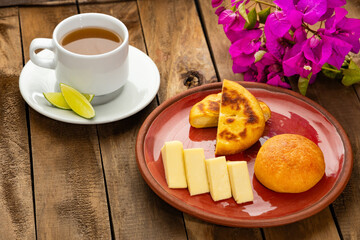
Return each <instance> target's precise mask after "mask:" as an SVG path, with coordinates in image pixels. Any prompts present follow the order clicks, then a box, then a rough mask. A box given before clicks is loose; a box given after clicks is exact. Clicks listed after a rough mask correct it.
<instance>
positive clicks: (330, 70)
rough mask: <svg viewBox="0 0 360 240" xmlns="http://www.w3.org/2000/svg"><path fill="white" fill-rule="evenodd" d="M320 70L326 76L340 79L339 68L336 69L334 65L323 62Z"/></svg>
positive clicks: (341, 75)
mask: <svg viewBox="0 0 360 240" xmlns="http://www.w3.org/2000/svg"><path fill="white" fill-rule="evenodd" d="M321 71H322V73H323V74H324V75H325V76H326V77H328V78H332V79H341V78H342V77H343V74H342V72H341V70H339V69H337V68H336V67H334V66H332V65H330V64H328V63H325V64H324V65H323V66H322V69H321Z"/></svg>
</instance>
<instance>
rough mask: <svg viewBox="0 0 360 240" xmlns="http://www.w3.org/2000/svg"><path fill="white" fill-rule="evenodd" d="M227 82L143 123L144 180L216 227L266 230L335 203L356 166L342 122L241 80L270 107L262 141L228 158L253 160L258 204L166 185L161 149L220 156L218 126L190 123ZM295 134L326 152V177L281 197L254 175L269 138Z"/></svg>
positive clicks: (189, 95)
mask: <svg viewBox="0 0 360 240" xmlns="http://www.w3.org/2000/svg"><path fill="white" fill-rule="evenodd" d="M221 84H222V83H214V84H208V85H204V86H200V87H197V88H193V89H190V90H188V91H185V92H183V93H182V94H179V95H177V96H175V97H173V98H171V99H169V100H167V101H166V102H164V103H163V104H161V105H160V106H159V107H158V108H156V109H155V110H154V111H153V112H152V113H151V114H150V115H149V116H148V118H147V119H146V120H145V122H144V124H143V125H142V127H141V129H140V131H139V134H138V138H137V143H136V154H137V162H138V166H139V169H140V172H141V174H142V176H143V177H144V179H145V181H146V182H147V184H148V185H149V186H150V187H151V188H152V189H153V191H154V192H155V193H156V194H157V195H159V196H160V197H161V198H162V199H163V200H165V201H166V202H168V203H169V204H171V205H172V206H174V207H175V208H177V209H179V210H181V211H183V212H186V213H188V214H191V215H193V216H195V217H198V218H200V219H203V220H205V221H209V222H212V223H216V224H220V225H226V226H236V227H266V226H277V225H282V224H287V223H291V222H295V221H298V220H301V219H304V218H306V217H309V216H311V215H313V214H315V213H317V212H319V211H320V210H322V209H323V208H325V207H326V206H328V205H329V204H330V203H331V202H333V201H334V200H335V199H336V197H337V196H338V195H339V194H340V193H341V192H342V190H343V189H344V187H345V185H346V183H347V182H348V180H349V178H350V174H351V169H352V165H353V156H352V151H351V146H350V143H349V140H348V138H347V136H346V133H345V132H344V130H343V128H342V127H341V126H340V124H339V123H338V122H337V121H336V120H335V118H334V117H332V116H331V115H330V114H329V113H328V112H327V111H326V110H325V109H324V108H322V107H321V106H320V105H318V104H317V103H315V102H313V101H312V100H310V99H308V98H306V97H303V96H302V95H300V94H297V93H295V92H292V91H289V90H285V89H281V88H276V87H272V86H268V85H265V84H259V83H249V82H241V84H242V85H243V86H244V87H246V88H247V89H248V90H249V91H250V92H251V93H252V94H253V95H254V96H255V97H257V98H258V99H259V100H262V101H263V102H265V103H266V104H267V105H268V106H269V107H270V109H271V118H270V120H269V121H268V122H267V123H266V128H265V132H264V135H263V137H262V138H260V139H259V141H258V142H257V143H256V144H255V145H253V146H252V147H251V148H250V149H248V150H246V151H244V152H242V153H240V154H235V155H231V156H226V158H227V160H245V161H247V162H248V167H249V172H250V178H251V183H252V187H253V191H254V201H253V202H250V203H245V204H240V205H238V204H236V202H235V201H234V200H233V199H227V200H223V201H219V202H214V201H213V200H212V199H211V197H210V194H208V193H207V194H202V195H198V196H190V195H189V192H188V190H187V189H170V188H168V187H167V184H166V180H165V174H164V168H163V163H162V158H161V154H160V150H161V147H162V146H163V145H164V143H165V142H166V141H171V140H179V141H181V142H182V143H183V145H184V148H196V147H201V148H204V150H205V157H206V158H212V157H215V154H214V151H215V143H216V141H215V139H216V128H208V129H196V128H193V127H191V126H190V124H189V120H188V119H189V112H190V109H191V107H192V106H193V105H194V104H195V103H196V102H198V101H200V100H202V99H203V98H204V97H205V96H207V95H209V94H212V93H218V92H220V91H221ZM282 133H296V134H300V135H303V136H305V137H307V138H309V139H311V140H312V141H313V142H315V143H316V144H317V145H318V146H319V147H320V148H321V150H322V151H323V153H324V157H325V163H326V170H325V175H324V177H323V178H322V179H321V180H320V182H319V183H318V184H317V185H315V186H314V187H313V188H311V189H310V190H308V191H306V192H303V193H297V194H287V193H276V192H273V191H271V190H269V189H267V188H265V187H264V186H263V185H261V183H260V182H259V181H258V180H257V179H256V177H255V176H254V168H253V167H254V162H255V158H256V154H257V152H258V150H259V148H260V146H261V144H263V143H264V142H265V141H266V140H267V139H268V138H270V137H272V136H275V135H278V134H282Z"/></svg>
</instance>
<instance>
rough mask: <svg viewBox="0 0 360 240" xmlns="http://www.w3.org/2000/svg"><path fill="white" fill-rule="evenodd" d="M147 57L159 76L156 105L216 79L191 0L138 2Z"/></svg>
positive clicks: (148, 0) (194, 6)
mask: <svg viewBox="0 0 360 240" xmlns="http://www.w3.org/2000/svg"><path fill="white" fill-rule="evenodd" d="M138 5H139V12H140V18H141V23H142V26H143V31H144V35H145V41H146V46H147V50H148V54H149V56H150V57H151V58H152V59H153V60H154V62H155V63H156V64H157V66H158V68H159V71H160V76H161V88H160V90H159V94H158V95H159V100H160V102H163V101H165V100H166V99H168V98H170V97H171V96H174V95H175V94H177V93H180V92H182V91H184V90H186V89H187V88H188V87H193V86H198V85H201V84H205V83H209V82H215V81H217V77H216V74H215V71H214V67H213V63H212V61H211V57H210V52H209V51H208V46H207V44H206V39H205V36H204V32H203V30H202V27H201V23H200V21H199V15H198V13H197V10H196V5H195V3H194V1H192V0H183V1H177V0H157V1H151V0H139V1H138Z"/></svg>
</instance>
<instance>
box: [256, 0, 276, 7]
mask: <svg viewBox="0 0 360 240" xmlns="http://www.w3.org/2000/svg"><path fill="white" fill-rule="evenodd" d="M254 2H256V3H261V4H264V5H267V6H269V7H274V8H277V5H275V4H272V3H268V2H265V1H261V0H254Z"/></svg>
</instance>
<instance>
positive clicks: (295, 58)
mask: <svg viewBox="0 0 360 240" xmlns="http://www.w3.org/2000/svg"><path fill="white" fill-rule="evenodd" d="M309 45H310V43H309V41H304V42H301V43H298V44H295V45H294V46H293V47H292V48H291V50H290V51H288V52H287V53H286V54H285V56H284V61H283V69H284V75H285V76H288V77H289V76H293V75H296V74H299V75H300V76H301V77H304V78H307V77H308V76H309V74H310V73H311V72H312V73H313V74H316V73H318V72H320V71H321V67H322V65H321V64H319V63H318V62H316V61H314V62H313V61H311V60H310V59H307V58H306V55H305V53H304V48H305V49H306V48H308V47H309ZM306 51H308V50H306ZM317 52H322V50H317Z"/></svg>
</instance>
